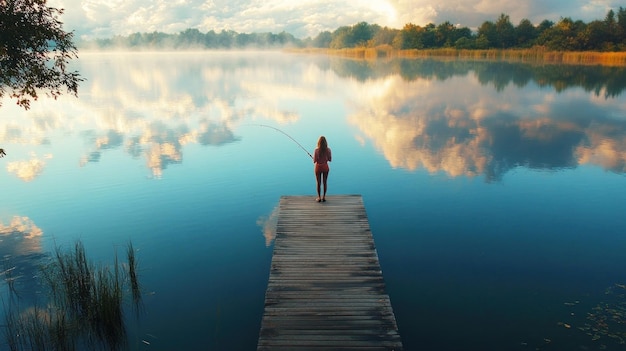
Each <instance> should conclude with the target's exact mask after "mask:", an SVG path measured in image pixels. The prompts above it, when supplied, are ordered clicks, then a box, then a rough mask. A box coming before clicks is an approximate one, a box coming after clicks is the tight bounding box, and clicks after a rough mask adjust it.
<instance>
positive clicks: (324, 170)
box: [313, 136, 332, 202]
mask: <svg viewBox="0 0 626 351" xmlns="http://www.w3.org/2000/svg"><path fill="white" fill-rule="evenodd" d="M330 161H332V154H331V152H330V148H329V147H328V143H327V142H326V137H324V136H321V137H320V138H319V139H318V140H317V148H316V149H315V153H314V154H313V163H315V179H316V180H317V199H315V201H317V202H320V201H326V188H327V183H328V172H329V171H330V168H329V167H328V162H330ZM322 181H323V182H324V193H323V195H321V194H320V185H321V182H322ZM320 195H321V196H320Z"/></svg>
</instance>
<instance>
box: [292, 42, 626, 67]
mask: <svg viewBox="0 0 626 351" xmlns="http://www.w3.org/2000/svg"><path fill="white" fill-rule="evenodd" d="M295 51H296V52H305V53H318V54H319V53H323V54H328V55H336V56H342V57H347V58H354V59H365V60H368V59H378V58H428V57H440V58H449V59H466V60H503V61H518V62H533V63H560V64H577V65H603V66H626V52H624V51H620V52H597V51H549V50H546V49H544V48H530V49H505V50H494V49H491V50H466V49H453V48H445V49H425V50H417V49H413V50H396V49H393V48H392V47H391V46H388V45H385V46H379V47H373V48H371V47H357V48H345V49H300V50H295Z"/></svg>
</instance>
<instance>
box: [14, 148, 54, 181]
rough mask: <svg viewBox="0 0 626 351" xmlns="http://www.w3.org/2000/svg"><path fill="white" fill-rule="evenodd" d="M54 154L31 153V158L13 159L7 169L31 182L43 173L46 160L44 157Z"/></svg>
mask: <svg viewBox="0 0 626 351" xmlns="http://www.w3.org/2000/svg"><path fill="white" fill-rule="evenodd" d="M50 158H52V155H50V154H47V155H44V156H43V159H42V158H41V157H38V156H37V155H36V154H34V153H31V159H30V160H24V161H11V162H8V163H7V171H8V172H9V173H13V174H15V176H17V177H18V178H19V179H21V180H23V181H25V182H30V181H32V180H33V179H35V178H36V177H38V176H39V175H40V174H41V173H43V170H44V167H45V165H46V162H45V161H44V159H50Z"/></svg>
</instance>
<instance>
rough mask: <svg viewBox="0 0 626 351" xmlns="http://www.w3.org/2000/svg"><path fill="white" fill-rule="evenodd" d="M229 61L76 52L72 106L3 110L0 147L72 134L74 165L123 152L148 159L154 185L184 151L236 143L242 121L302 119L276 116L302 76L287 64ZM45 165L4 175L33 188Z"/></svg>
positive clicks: (265, 59)
mask: <svg viewBox="0 0 626 351" xmlns="http://www.w3.org/2000/svg"><path fill="white" fill-rule="evenodd" d="M233 57H235V56H233V55H232V53H228V54H226V53H216V52H212V53H211V54H208V53H206V52H189V53H133V54H128V53H81V60H79V61H78V62H76V64H77V65H79V67H78V70H79V71H80V72H81V74H82V75H83V76H85V78H86V79H87V80H86V81H85V82H84V84H83V85H81V89H80V94H79V98H78V99H76V98H73V97H67V96H62V97H60V98H59V100H57V101H48V100H47V99H46V98H45V97H43V98H42V99H40V100H39V101H38V102H37V103H35V104H33V105H32V106H31V110H29V111H28V112H25V111H21V110H19V109H17V108H15V107H14V106H12V104H9V103H7V104H4V106H3V109H5V110H7V111H8V114H11V115H14V116H16V118H15V119H13V122H9V121H8V120H1V121H0V142H2V143H3V144H4V143H16V144H28V145H44V144H50V143H51V139H50V138H52V136H51V135H52V134H54V133H56V134H57V137H58V134H61V135H62V134H66V135H79V136H80V137H82V138H83V139H84V142H85V144H86V145H87V147H85V148H84V149H83V150H80V153H81V154H82V155H81V156H80V158H79V165H80V166H88V165H89V164H90V163H96V162H100V161H101V160H103V159H104V157H105V156H104V155H105V154H106V153H107V152H109V151H111V150H115V149H121V150H123V151H125V152H126V153H128V154H129V155H131V156H132V157H134V158H143V159H145V164H146V166H147V167H148V168H149V169H150V170H151V173H152V175H153V176H154V177H157V178H158V177H161V176H162V175H163V171H164V170H165V169H167V167H169V166H171V165H174V164H180V163H182V162H183V158H184V157H183V151H184V148H183V147H184V146H185V145H188V144H198V145H202V146H212V147H219V146H222V145H227V144H229V143H233V142H236V141H237V140H239V138H238V137H237V136H236V135H235V134H234V132H233V126H235V125H236V124H237V123H239V122H240V121H242V120H244V119H247V118H251V117H253V118H255V119H265V120H272V121H276V122H278V123H285V122H294V121H296V120H297V119H298V118H299V114H298V113H297V112H295V111H293V110H288V109H284V108H281V107H280V99H284V98H285V96H286V95H285V94H286V93H288V92H290V91H291V92H293V94H300V92H297V91H295V89H292V88H290V87H291V86H295V83H296V82H298V81H299V78H300V76H301V74H300V73H293V74H292V73H291V72H289V71H285V67H286V66H288V65H281V63H280V60H281V58H280V57H281V56H280V55H276V54H272V53H241V54H240V55H238V56H236V57H237V59H236V60H233ZM283 59H284V58H283ZM277 61H278V62H277ZM103 67H104V68H106V69H103ZM294 69H296V70H297V69H299V68H294ZM102 72H106V74H102ZM53 103H54V105H52V104H53ZM15 121H18V122H15ZM44 165H45V163H44V162H42V161H41V160H36V159H33V160H31V161H24V162H20V163H13V164H11V165H10V172H13V173H15V174H17V175H18V176H19V177H20V178H21V179H24V180H26V181H31V180H33V179H34V178H35V177H37V176H38V175H40V174H41V172H42V171H43V167H44Z"/></svg>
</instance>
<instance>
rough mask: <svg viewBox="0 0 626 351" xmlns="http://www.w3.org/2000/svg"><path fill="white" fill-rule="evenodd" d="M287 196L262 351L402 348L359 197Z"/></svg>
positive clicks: (281, 211)
mask: <svg viewBox="0 0 626 351" xmlns="http://www.w3.org/2000/svg"><path fill="white" fill-rule="evenodd" d="M327 200H328V201H327V202H322V203H318V202H315V201H314V197H312V196H283V197H281V199H280V205H279V206H280V207H279V216H278V223H277V229H276V239H275V243H274V254H273V257H272V264H271V268H270V277H269V280H268V286H267V291H266V293H265V312H264V315H263V320H262V322H261V330H260V332H259V342H258V345H257V351H265V350H273V351H280V350H296V351H302V350H387V351H389V350H402V341H401V339H400V334H399V333H398V327H397V325H396V320H395V317H394V314H393V310H392V308H391V302H390V300H389V296H388V295H387V293H386V292H385V283H384V279H383V274H382V271H381V269H380V264H379V262H378V254H377V253H376V247H375V245H374V239H373V237H372V233H371V231H370V227H369V222H368V220H367V215H366V213H365V207H364V205H363V200H362V198H361V196H360V195H336V196H328V197H327Z"/></svg>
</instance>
